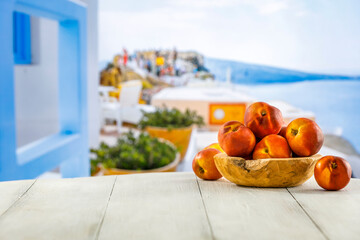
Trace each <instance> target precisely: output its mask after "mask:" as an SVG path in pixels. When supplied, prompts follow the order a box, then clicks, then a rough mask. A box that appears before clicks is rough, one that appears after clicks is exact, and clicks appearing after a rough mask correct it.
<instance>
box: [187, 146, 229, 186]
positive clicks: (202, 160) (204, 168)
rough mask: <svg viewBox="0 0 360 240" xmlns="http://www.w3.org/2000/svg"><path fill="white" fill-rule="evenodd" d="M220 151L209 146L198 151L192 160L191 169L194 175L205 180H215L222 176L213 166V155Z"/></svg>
mask: <svg viewBox="0 0 360 240" xmlns="http://www.w3.org/2000/svg"><path fill="white" fill-rule="evenodd" d="M218 153H221V152H220V151H219V150H217V149H214V148H209V149H205V150H202V151H200V152H198V153H197V154H196V156H195V158H194V160H193V162H192V169H193V171H194V173H195V174H196V176H198V177H199V178H201V179H205V180H216V179H219V178H221V177H222V175H221V174H220V173H219V171H218V170H217V168H216V166H215V162H214V156H215V155H216V154H218Z"/></svg>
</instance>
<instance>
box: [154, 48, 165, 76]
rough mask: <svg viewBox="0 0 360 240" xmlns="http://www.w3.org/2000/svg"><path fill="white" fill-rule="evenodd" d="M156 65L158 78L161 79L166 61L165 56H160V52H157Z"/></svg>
mask: <svg viewBox="0 0 360 240" xmlns="http://www.w3.org/2000/svg"><path fill="white" fill-rule="evenodd" d="M155 57H156V58H155V65H156V76H158V77H160V75H161V71H162V69H163V66H164V64H165V59H164V57H163V56H161V55H160V53H159V51H156V52H155Z"/></svg>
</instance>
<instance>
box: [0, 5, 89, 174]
mask: <svg viewBox="0 0 360 240" xmlns="http://www.w3.org/2000/svg"><path fill="white" fill-rule="evenodd" d="M14 11H18V12H23V13H26V14H29V15H33V16H38V17H44V18H49V19H52V20H56V21H58V22H59V49H58V51H59V66H58V67H59V78H58V79H59V88H58V89H59V118H60V119H59V122H60V132H59V133H57V134H55V135H52V136H49V137H46V138H44V139H41V140H38V141H35V142H32V143H30V144H28V145H26V146H24V147H21V148H17V146H16V121H15V89H14V53H13V12H14ZM86 14H87V10H86V5H85V4H82V3H81V2H79V1H67V0H0V53H1V54H0V181H4V180H16V179H30V178H35V177H37V176H38V175H40V174H42V173H44V172H46V171H49V170H51V169H53V168H55V167H57V166H60V170H61V174H62V176H63V177H81V176H88V175H89V153H88V133H87V131H88V129H87V126H88V124H87V84H86V36H87V35H86ZM44 101H45V99H44Z"/></svg>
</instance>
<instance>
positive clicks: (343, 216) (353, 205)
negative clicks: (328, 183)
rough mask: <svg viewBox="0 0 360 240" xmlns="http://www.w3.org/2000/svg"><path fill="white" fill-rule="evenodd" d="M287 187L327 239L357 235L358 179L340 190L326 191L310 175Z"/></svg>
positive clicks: (359, 219) (359, 209) (359, 226)
mask: <svg viewBox="0 0 360 240" xmlns="http://www.w3.org/2000/svg"><path fill="white" fill-rule="evenodd" d="M289 191H290V193H291V194H292V195H293V196H294V197H295V198H296V200H297V201H298V202H299V204H301V206H302V207H303V208H304V210H305V211H306V212H307V214H308V215H309V216H310V217H311V218H312V219H313V221H314V222H316V224H317V225H318V227H319V228H320V229H321V230H322V231H323V232H324V234H325V235H326V236H327V237H328V238H329V239H359V238H360V180H359V179H351V181H350V183H349V185H348V186H346V187H345V188H344V189H342V190H340V191H325V190H323V189H322V188H320V187H319V186H318V184H317V183H316V181H315V179H314V178H312V179H310V180H309V181H308V182H306V183H304V184H303V185H302V186H299V187H297V188H289Z"/></svg>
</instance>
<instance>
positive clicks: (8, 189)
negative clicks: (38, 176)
mask: <svg viewBox="0 0 360 240" xmlns="http://www.w3.org/2000/svg"><path fill="white" fill-rule="evenodd" d="M35 181H36V180H26V181H12V182H0V194H1V196H0V216H1V215H2V214H4V213H5V211H7V210H8V209H9V208H10V207H11V206H12V205H13V204H14V203H15V202H16V201H18V200H19V199H20V198H21V196H22V195H23V194H24V193H25V192H26V191H28V189H29V188H30V187H31V186H32V185H33V184H34V182H35Z"/></svg>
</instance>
